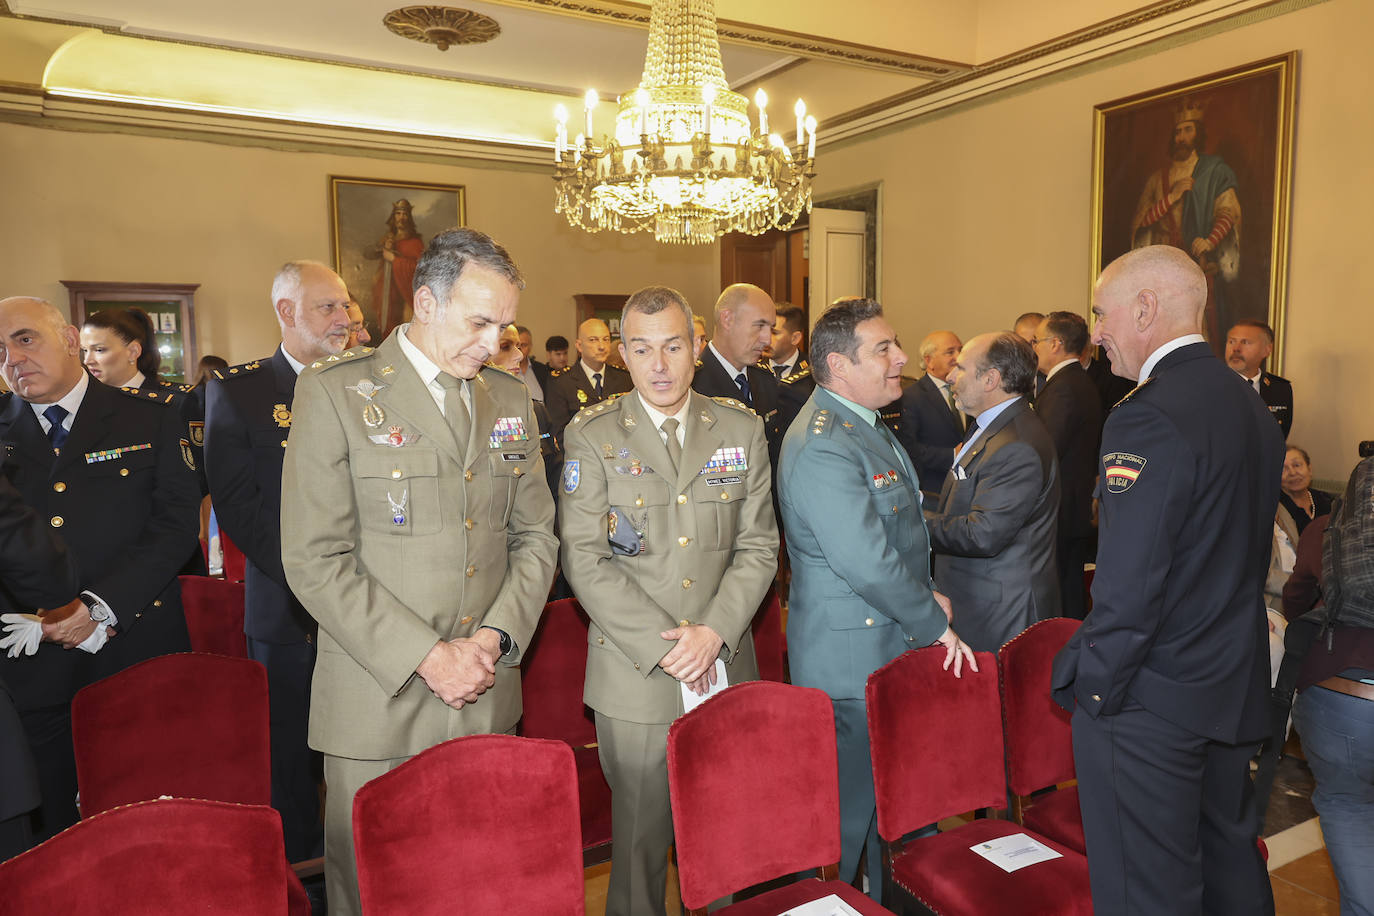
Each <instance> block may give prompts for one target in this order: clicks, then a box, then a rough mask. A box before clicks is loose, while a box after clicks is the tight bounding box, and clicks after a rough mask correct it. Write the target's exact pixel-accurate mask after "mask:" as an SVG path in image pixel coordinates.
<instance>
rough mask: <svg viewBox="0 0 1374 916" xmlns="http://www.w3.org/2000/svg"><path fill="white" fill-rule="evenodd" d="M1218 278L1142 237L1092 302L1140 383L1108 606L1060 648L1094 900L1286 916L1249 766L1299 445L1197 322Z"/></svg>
mask: <svg viewBox="0 0 1374 916" xmlns="http://www.w3.org/2000/svg"><path fill="white" fill-rule="evenodd" d="M1206 303H1207V279H1206V277H1205V276H1204V275H1203V273H1202V271H1201V269H1200V268H1199V267H1198V266H1197V265H1196V264H1195V263H1194V262H1193V261H1192V260H1191V259H1190V258H1189V257H1188V256H1187V255H1186V254H1184V253H1183V252H1182V251H1180V250H1178V249H1176V248H1173V247H1170V246H1164V245H1159V246H1151V247H1148V248H1140V249H1136V250H1134V251H1132V252H1130V253H1129V254H1126V255H1123V256H1122V257H1120V258H1118V259H1117V260H1115V261H1113V262H1112V263H1111V264H1110V265H1108V266H1107V269H1106V270H1104V271H1103V272H1102V276H1101V277H1099V278H1098V281H1097V286H1096V289H1095V291H1094V294H1093V313H1094V314H1095V315H1096V316H1097V324H1096V327H1095V328H1094V329H1093V340H1094V341H1095V342H1097V343H1101V344H1103V345H1104V346H1105V347H1106V349H1107V354H1108V356H1109V357H1110V358H1111V361H1112V371H1114V372H1116V373H1118V374H1120V375H1122V376H1123V377H1126V378H1132V379H1136V380H1137V381H1138V383H1139V384H1138V387H1137V388H1136V389H1135V390H1134V391H1133V392H1132V394H1131V395H1129V396H1128V397H1127V398H1126V399H1125V400H1124V401H1122V402H1121V403H1120V404H1118V405H1117V407H1116V408H1115V409H1114V410H1113V411H1112V413H1111V415H1110V416H1109V417H1108V418H1107V425H1106V429H1105V430H1104V432H1103V434H1102V459H1101V469H1100V470H1101V475H1102V483H1101V487H1100V491H1099V492H1100V494H1101V506H1100V509H1099V525H1100V530H1099V540H1098V553H1097V575H1096V577H1095V578H1094V580H1093V610H1092V612H1091V613H1090V614H1089V615H1088V618H1087V620H1086V621H1085V622H1084V624H1083V625H1082V626H1081V627H1080V628H1079V629H1078V632H1077V633H1076V634H1075V635H1074V636H1073V638H1072V639H1071V640H1070V641H1069V643H1068V645H1066V646H1065V647H1064V649H1063V650H1062V651H1061V652H1060V653H1059V655H1058V657H1057V658H1056V659H1055V665H1054V675H1053V679H1052V685H1053V687H1054V689H1055V696H1056V699H1058V700H1059V701H1060V702H1061V703H1063V704H1065V706H1066V707H1067V706H1069V705H1071V700H1076V701H1077V708H1076V709H1075V711H1074V714H1073V743H1074V763H1075V766H1076V769H1077V774H1078V791H1079V795H1080V798H1081V799H1082V809H1083V830H1084V835H1085V836H1086V838H1087V846H1088V868H1089V872H1090V875H1091V879H1092V892H1093V906H1094V909H1095V911H1096V912H1097V913H1098V914H1099V916H1113V914H1120V913H1141V914H1144V913H1150V914H1154V913H1173V914H1179V916H1193V914H1202V913H1227V914H1238V916H1241V914H1272V913H1273V912H1274V903H1273V899H1272V892H1271V890H1270V885H1269V880H1268V875H1267V874H1266V871H1265V866H1264V862H1263V860H1262V859H1261V858H1260V854H1259V850H1258V849H1257V848H1256V844H1255V837H1256V835H1257V833H1258V827H1259V821H1258V812H1257V811H1256V808H1255V805H1254V799H1253V797H1252V794H1251V785H1250V776H1249V761H1250V758H1251V757H1252V756H1253V755H1254V753H1255V751H1256V749H1257V747H1258V745H1259V742H1260V741H1261V740H1263V738H1264V737H1265V736H1266V734H1267V732H1268V723H1267V715H1268V713H1267V710H1268V693H1269V649H1268V642H1269V640H1268V637H1269V633H1268V626H1267V624H1266V618H1265V612H1264V602H1263V588H1264V579H1265V573H1266V571H1267V564H1268V560H1269V552H1270V543H1271V540H1272V536H1273V526H1274V512H1275V509H1276V507H1277V505H1278V486H1277V481H1278V479H1279V474H1280V471H1281V470H1282V467H1283V456H1284V448H1283V437H1282V435H1281V434H1280V432H1279V430H1278V429H1277V427H1276V426H1275V424H1274V423H1273V421H1272V420H1271V419H1270V418H1269V416H1268V411H1266V410H1265V408H1264V404H1263V403H1261V402H1260V401H1259V400H1258V399H1257V398H1255V397H1254V395H1253V394H1252V393H1251V392H1249V391H1246V390H1245V386H1244V385H1241V384H1237V383H1236V377H1235V374H1234V373H1233V372H1232V371H1230V370H1228V369H1227V368H1226V366H1225V365H1224V364H1223V363H1222V362H1221V361H1220V360H1218V359H1217V358H1216V357H1215V356H1214V355H1213V354H1212V351H1211V348H1210V347H1209V346H1208V344H1207V343H1206V341H1205V340H1204V339H1203V337H1202V335H1201V333H1200V330H1201V324H1202V314H1203V309H1204V307H1205V306H1206Z"/></svg>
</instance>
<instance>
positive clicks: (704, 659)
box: [658, 623, 725, 696]
mask: <svg viewBox="0 0 1374 916" xmlns="http://www.w3.org/2000/svg"><path fill="white" fill-rule="evenodd" d="M658 635H659V636H660V637H662V638H663V639H668V640H675V641H676V643H677V645H675V646H673V648H672V649H670V650H668V654H667V655H665V656H663V658H661V659H659V661H658V666H659V667H660V668H662V669H663V670H664V671H665V672H666V673H667V674H669V675H670V676H672V677H674V678H676V679H677V680H679V681H681V682H682V683H684V684H686V685H687V686H688V688H690V689H691V691H692V692H693V693H695V694H696V695H697V696H704V695H705V694H706V691H708V690H710V689H711V688H712V687H713V686H714V685H715V683H716V658H717V657H719V655H720V649H721V647H722V646H724V645H725V640H723V639H721V638H720V636H719V635H718V634H717V633H716V631H715V630H713V629H711V628H710V627H708V626H706V625H704V624H699V623H697V624H688V625H687V626H685V627H673V628H672V629H671V630H664V631H663V632H662V633H659V634H658Z"/></svg>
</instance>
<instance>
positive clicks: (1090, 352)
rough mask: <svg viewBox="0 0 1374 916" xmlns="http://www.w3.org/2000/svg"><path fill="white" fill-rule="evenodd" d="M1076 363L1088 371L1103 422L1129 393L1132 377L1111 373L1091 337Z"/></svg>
mask: <svg viewBox="0 0 1374 916" xmlns="http://www.w3.org/2000/svg"><path fill="white" fill-rule="evenodd" d="M1078 364H1079V365H1080V366H1082V367H1083V371H1084V372H1086V373H1088V380H1089V381H1091V382H1092V383H1093V387H1094V388H1096V389H1097V403H1098V404H1099V405H1101V407H1102V422H1103V423H1105V422H1107V414H1108V412H1109V411H1111V409H1112V408H1113V407H1115V406H1116V402H1117V401H1119V400H1121V399H1122V398H1124V397H1125V396H1126V395H1128V394H1130V391H1131V389H1132V388H1134V387H1135V386H1134V385H1132V384H1131V381H1132V379H1125V378H1122V377H1121V376H1119V375H1113V374H1112V366H1111V363H1109V362H1107V358H1106V357H1105V356H1101V355H1099V354H1098V348H1097V344H1095V343H1093V342H1092V340H1091V339H1090V340H1089V341H1088V345H1087V346H1085V347H1084V348H1083V352H1082V354H1081V355H1080V356H1079V357H1078ZM1099 432H1100V430H1099Z"/></svg>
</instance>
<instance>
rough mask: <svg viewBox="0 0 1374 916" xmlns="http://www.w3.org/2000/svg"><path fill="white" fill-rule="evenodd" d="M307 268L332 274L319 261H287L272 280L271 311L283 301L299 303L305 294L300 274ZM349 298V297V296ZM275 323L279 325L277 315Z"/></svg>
mask: <svg viewBox="0 0 1374 916" xmlns="http://www.w3.org/2000/svg"><path fill="white" fill-rule="evenodd" d="M307 267H322V268H324V269H325V270H327V271H329V272H330V273H333V268H331V267H330V266H329V265H328V264H322V263H320V262H319V261H311V260H308V259H306V260H299V261H287V262H286V263H285V264H283V265H282V266H281V268H280V269H279V270H278V271H277V275H276V276H275V277H273V278H272V311H273V312H276V310H277V303H278V302H280V301H282V300H283V299H290V300H291V301H292V302H295V303H297V304H299V303H300V301H301V296H303V295H304V294H305V289H304V286H305V283H304V281H303V280H302V279H301V274H302V273H304V272H305V269H306V268H307ZM350 298H352V297H351V295H350ZM277 323H278V324H280V323H281V315H280V314H278V315H277Z"/></svg>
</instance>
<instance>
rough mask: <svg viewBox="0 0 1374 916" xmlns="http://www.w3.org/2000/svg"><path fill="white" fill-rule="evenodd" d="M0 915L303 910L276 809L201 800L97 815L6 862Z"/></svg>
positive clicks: (233, 914)
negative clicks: (287, 860)
mask: <svg viewBox="0 0 1374 916" xmlns="http://www.w3.org/2000/svg"><path fill="white" fill-rule="evenodd" d="M0 913H6V914H15V916H19V914H39V913H53V914H78V913H79V914H82V916H162V914H166V916H173V914H175V916H183V914H187V913H196V914H200V916H245V914H249V913H252V914H263V916H267V914H273V913H276V914H288V913H289V914H305V916H308V914H309V913H310V904H309V902H308V901H307V900H306V899H305V893H304V891H301V890H300V884H299V883H298V882H295V881H294V880H293V878H292V876H291V873H290V869H288V868H287V866H286V850H285V847H284V846H283V844H282V834H281V818H280V817H278V815H277V813H276V812H275V811H273V810H272V809H271V808H267V807H261V806H256V805H234V804H227V803H224V802H217V801H205V800H202V799H187V798H173V799H162V800H156V801H147V802H140V803H138V804H133V805H127V806H124V807H121V808H115V809H113V810H111V811H106V812H104V813H103V814H97V815H96V816H95V817H91V818H87V819H86V820H84V821H81V822H80V823H78V824H76V825H74V826H72V827H69V828H68V829H67V830H64V831H63V832H62V833H60V834H58V835H57V836H55V837H53V838H52V839H50V840H48V841H47V842H45V843H43V844H41V845H39V846H36V847H34V848H33V849H30V850H28V851H27V852H24V853H21V854H20V855H17V856H15V857H14V858H13V859H10V860H8V861H6V862H4V863H0Z"/></svg>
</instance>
